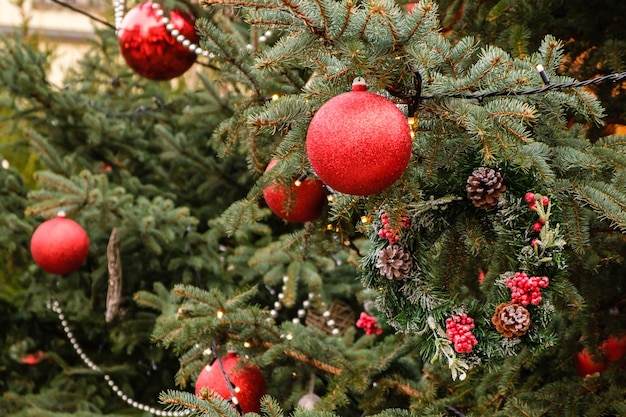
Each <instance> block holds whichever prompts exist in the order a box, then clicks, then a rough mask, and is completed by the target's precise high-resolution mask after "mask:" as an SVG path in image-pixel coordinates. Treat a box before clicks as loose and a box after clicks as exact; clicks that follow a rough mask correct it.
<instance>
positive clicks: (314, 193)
mask: <svg viewBox="0 0 626 417" xmlns="http://www.w3.org/2000/svg"><path fill="white" fill-rule="evenodd" d="M275 165H276V160H272V161H270V163H269V164H268V165H267V168H266V169H265V172H267V171H269V170H270V169H272V168H273V167H274V166H275ZM263 198H264V199H265V202H266V203H267V206H268V207H269V208H270V210H272V212H274V214H276V215H277V216H278V217H280V218H281V219H283V220H286V221H288V222H292V223H304V222H310V221H313V220H315V219H317V218H318V217H319V216H320V215H321V214H322V209H323V208H324V204H325V203H326V192H325V191H324V184H323V183H322V182H321V181H319V180H317V179H313V178H306V179H304V180H303V181H302V182H301V183H300V185H296V184H295V182H294V183H292V184H291V185H284V184H270V185H268V186H267V187H265V189H263Z"/></svg>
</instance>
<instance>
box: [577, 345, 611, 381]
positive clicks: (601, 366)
mask: <svg viewBox="0 0 626 417" xmlns="http://www.w3.org/2000/svg"><path fill="white" fill-rule="evenodd" d="M575 366H576V373H578V375H579V376H580V377H581V378H584V377H586V376H587V375H595V374H601V373H602V372H604V371H606V369H607V367H608V365H607V363H606V361H604V360H598V361H596V360H595V359H594V358H593V356H592V355H591V353H589V351H587V349H583V350H582V351H581V352H578V353H577V354H576V358H575Z"/></svg>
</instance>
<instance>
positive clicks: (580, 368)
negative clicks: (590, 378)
mask: <svg viewBox="0 0 626 417" xmlns="http://www.w3.org/2000/svg"><path fill="white" fill-rule="evenodd" d="M599 352H600V354H601V358H599V359H598V361H596V360H594V358H593V357H592V355H591V353H590V352H589V351H587V349H583V350H582V351H581V352H579V353H578V354H577V355H576V363H575V365H576V372H577V373H578V375H580V376H581V377H583V378H584V377H586V376H587V375H593V374H595V373H602V372H604V371H606V370H607V369H608V367H609V366H610V365H611V364H612V363H613V362H615V361H617V360H619V359H621V358H622V357H624V355H626V337H622V338H619V339H618V338H615V337H609V338H607V339H606V340H605V341H604V342H602V344H601V345H600V348H599Z"/></svg>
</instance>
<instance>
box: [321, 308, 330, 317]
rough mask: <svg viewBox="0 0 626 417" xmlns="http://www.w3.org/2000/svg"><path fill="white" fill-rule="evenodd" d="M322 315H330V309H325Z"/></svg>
mask: <svg viewBox="0 0 626 417" xmlns="http://www.w3.org/2000/svg"><path fill="white" fill-rule="evenodd" d="M322 316H324V317H330V311H328V310H326V311H324V313H322Z"/></svg>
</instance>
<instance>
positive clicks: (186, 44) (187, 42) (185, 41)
mask: <svg viewBox="0 0 626 417" xmlns="http://www.w3.org/2000/svg"><path fill="white" fill-rule="evenodd" d="M183 46H184V47H185V48H187V49H189V47H190V46H191V41H190V40H189V39H185V40H183Z"/></svg>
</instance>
